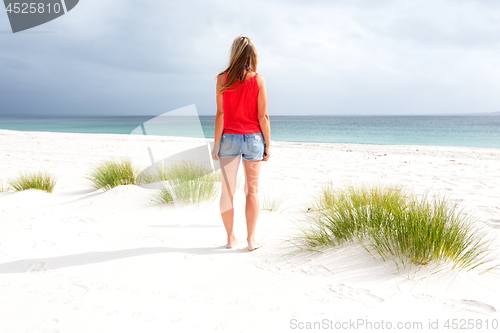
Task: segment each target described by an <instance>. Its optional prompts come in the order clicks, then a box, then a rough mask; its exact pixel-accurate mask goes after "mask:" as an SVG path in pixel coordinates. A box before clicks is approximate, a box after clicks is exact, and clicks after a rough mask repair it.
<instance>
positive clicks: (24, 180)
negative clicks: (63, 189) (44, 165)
mask: <svg viewBox="0 0 500 333" xmlns="http://www.w3.org/2000/svg"><path fill="white" fill-rule="evenodd" d="M55 185H56V179H55V177H54V176H53V175H52V174H50V173H47V172H41V171H39V172H24V173H21V174H20V175H19V176H18V177H17V178H15V179H13V180H10V181H9V186H10V187H11V188H12V189H14V191H24V190H29V189H35V190H41V191H45V192H47V193H52V191H53V190H54V186H55ZM3 190H4V188H3V184H2V192H3Z"/></svg>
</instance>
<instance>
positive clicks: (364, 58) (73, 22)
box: [0, 0, 500, 116]
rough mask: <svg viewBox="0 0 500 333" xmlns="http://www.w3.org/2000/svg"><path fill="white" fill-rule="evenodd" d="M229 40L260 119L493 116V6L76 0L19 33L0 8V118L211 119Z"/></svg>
mask: <svg viewBox="0 0 500 333" xmlns="http://www.w3.org/2000/svg"><path fill="white" fill-rule="evenodd" d="M239 34H245V35H246V36H248V37H250V38H252V39H253V40H254V42H255V44H256V46H257V49H258V53H259V66H258V72H259V73H260V74H262V75H263V76H264V77H265V78H266V82H267V90H268V112H269V114H270V115H271V116H272V115H330V114H331V115H337V114H341V115H349V114H353V115H354V114H389V115H393V114H400V115H407V114H447V113H485V112H498V111H500V98H499V96H500V1H498V0H482V1H479V0H478V1H472V0H470V1H468V0H453V1H451V0H449V1H446V0H439V1H436V0H419V1H413V0H411V1H406V0H393V1H391V0H350V1H348V0H345V1H328V0H325V1H319V0H318V1H314V0H312V1H311V0H309V1H285V0H281V1H280V0H265V1H259V0H254V1H206V0H204V1H186V0H183V1H158V0H155V1H153V0H141V1H131V0H80V3H79V4H78V5H77V6H76V7H75V8H74V9H73V10H72V11H71V12H69V13H67V14H66V15H63V16H62V17H60V18H58V19H56V20H54V21H52V22H49V23H46V24H44V25H41V26H38V27H35V28H33V29H30V30H27V31H25V32H21V33H17V34H12V32H11V30H10V24H9V21H8V18H7V13H6V12H0V114H3V115H5V114H14V115H25V114H26V115H29V114H36V115H153V116H154V115H159V114H162V113H165V112H167V111H170V110H174V109H177V108H180V107H183V106H187V105H191V104H195V105H196V107H197V109H198V112H199V113H200V114H202V115H215V111H216V110H215V80H214V77H215V76H216V75H217V74H218V73H219V72H220V71H222V70H223V69H224V68H225V66H226V65H227V61H228V54H229V48H230V46H231V43H232V41H233V39H234V38H235V37H236V36H237V35H239Z"/></svg>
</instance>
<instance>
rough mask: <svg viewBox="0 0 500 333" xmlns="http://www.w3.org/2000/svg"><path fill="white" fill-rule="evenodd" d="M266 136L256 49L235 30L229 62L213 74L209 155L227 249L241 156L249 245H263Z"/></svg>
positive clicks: (266, 118)
mask: <svg viewBox="0 0 500 333" xmlns="http://www.w3.org/2000/svg"><path fill="white" fill-rule="evenodd" d="M270 140H271V127H270V123H269V116H268V115H267V96H266V85H265V82H264V77H262V75H260V74H258V73H257V50H256V49H255V45H254V44H253V42H252V41H251V40H250V38H248V37H244V36H238V37H236V39H235V40H234V42H233V45H232V47H231V55H230V59H229V65H228V67H227V68H226V70H224V71H223V72H221V73H220V74H219V75H218V76H217V115H216V117H215V144H214V149H213V151H212V158H213V159H214V160H218V159H219V158H220V167H221V181H222V193H221V197H220V212H221V217H222V221H223V223H224V227H225V228H226V232H227V248H229V249H231V248H233V247H234V246H235V245H236V244H237V243H238V241H237V239H236V236H235V235H234V231H233V221H234V209H233V196H234V192H235V189H236V176H237V174H238V167H239V164H240V157H242V158H243V167H244V170H245V197H246V206H245V217H246V221H247V242H248V250H249V251H253V250H256V249H258V248H260V247H261V246H262V244H259V243H257V242H256V241H255V228H256V225H257V217H258V215H259V198H258V185H259V175H260V164H261V161H267V160H268V159H269V157H270V156H271V152H270V143H271V141H270Z"/></svg>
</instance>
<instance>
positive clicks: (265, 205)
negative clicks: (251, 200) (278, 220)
mask: <svg viewBox="0 0 500 333" xmlns="http://www.w3.org/2000/svg"><path fill="white" fill-rule="evenodd" d="M283 201H284V199H283V197H279V198H273V197H271V196H269V195H266V194H264V195H262V196H261V198H260V202H261V204H260V209H261V210H263V211H268V212H275V213H279V212H280V210H279V209H280V207H281V204H282V203H283Z"/></svg>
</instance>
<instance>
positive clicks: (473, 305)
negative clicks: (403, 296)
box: [414, 294, 497, 314]
mask: <svg viewBox="0 0 500 333" xmlns="http://www.w3.org/2000/svg"><path fill="white" fill-rule="evenodd" d="M414 296H415V297H416V298H418V299H421V300H424V301H428V302H433V303H437V304H440V305H443V306H446V307H450V308H453V309H457V310H465V311H470V312H476V313H482V314H489V313H495V312H497V310H496V309H495V308H494V307H493V306H491V305H489V304H486V303H483V302H480V301H476V300H473V299H446V298H437V297H434V296H431V295H426V294H418V295H414Z"/></svg>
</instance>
